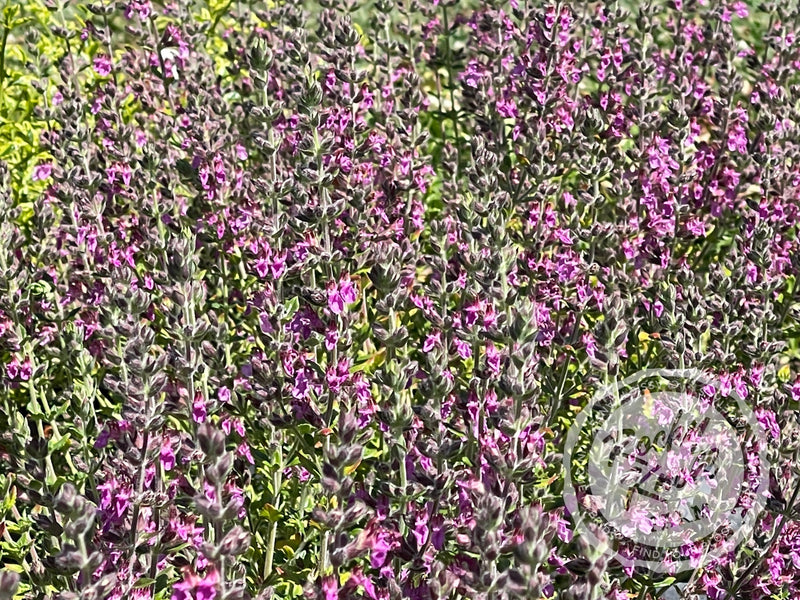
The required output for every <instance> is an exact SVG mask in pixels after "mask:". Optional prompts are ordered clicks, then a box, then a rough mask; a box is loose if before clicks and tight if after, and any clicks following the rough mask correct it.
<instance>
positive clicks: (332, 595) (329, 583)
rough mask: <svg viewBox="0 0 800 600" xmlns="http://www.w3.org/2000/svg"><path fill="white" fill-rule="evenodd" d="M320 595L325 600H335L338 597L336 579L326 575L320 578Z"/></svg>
mask: <svg viewBox="0 0 800 600" xmlns="http://www.w3.org/2000/svg"><path fill="white" fill-rule="evenodd" d="M322 593H323V594H324V598H325V600H337V598H338V597H339V585H338V584H337V583H336V577H335V576H333V575H328V576H327V577H323V578H322Z"/></svg>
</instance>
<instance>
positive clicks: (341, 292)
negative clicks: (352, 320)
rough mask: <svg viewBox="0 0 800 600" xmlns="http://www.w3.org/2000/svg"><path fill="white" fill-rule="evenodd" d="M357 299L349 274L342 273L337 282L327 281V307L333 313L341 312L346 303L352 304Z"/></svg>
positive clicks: (338, 313)
mask: <svg viewBox="0 0 800 600" xmlns="http://www.w3.org/2000/svg"><path fill="white" fill-rule="evenodd" d="M357 299H358V292H357V291H356V288H355V286H354V285H353V282H352V281H351V280H350V276H349V275H347V274H345V275H343V276H342V278H341V279H340V280H339V282H338V284H337V283H335V282H330V283H328V308H330V310H331V312H332V313H333V314H335V315H340V314H342V313H343V312H344V309H345V307H346V305H348V304H352V303H353V302H355V301H356V300H357Z"/></svg>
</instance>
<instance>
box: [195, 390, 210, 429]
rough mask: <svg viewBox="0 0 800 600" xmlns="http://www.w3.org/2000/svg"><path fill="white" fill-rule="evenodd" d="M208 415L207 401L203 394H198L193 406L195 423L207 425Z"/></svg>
mask: <svg viewBox="0 0 800 600" xmlns="http://www.w3.org/2000/svg"><path fill="white" fill-rule="evenodd" d="M207 416H208V413H207V412H206V401H205V400H204V399H203V396H202V394H200V392H198V393H197V394H196V395H195V397H194V403H193V404H192V418H193V419H194V421H195V423H205V420H206V417H207Z"/></svg>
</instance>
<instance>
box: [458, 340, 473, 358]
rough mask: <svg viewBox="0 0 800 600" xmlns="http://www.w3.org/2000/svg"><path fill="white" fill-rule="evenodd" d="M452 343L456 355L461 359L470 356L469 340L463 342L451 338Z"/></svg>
mask: <svg viewBox="0 0 800 600" xmlns="http://www.w3.org/2000/svg"><path fill="white" fill-rule="evenodd" d="M453 345H454V346H455V347H456V351H457V352H458V355H459V356H460V357H461V358H462V359H463V360H467V359H468V358H471V357H472V348H470V345H469V342H465V341H464V340H461V339H459V338H456V339H454V340H453Z"/></svg>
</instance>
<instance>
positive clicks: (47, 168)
mask: <svg viewBox="0 0 800 600" xmlns="http://www.w3.org/2000/svg"><path fill="white" fill-rule="evenodd" d="M52 172H53V165H52V164H50V163H49V162H46V163H40V164H38V165H36V166H35V167H34V168H33V175H32V176H31V179H33V180H34V181H44V180H45V179H48V178H49V177H50V174H51V173H52Z"/></svg>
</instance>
